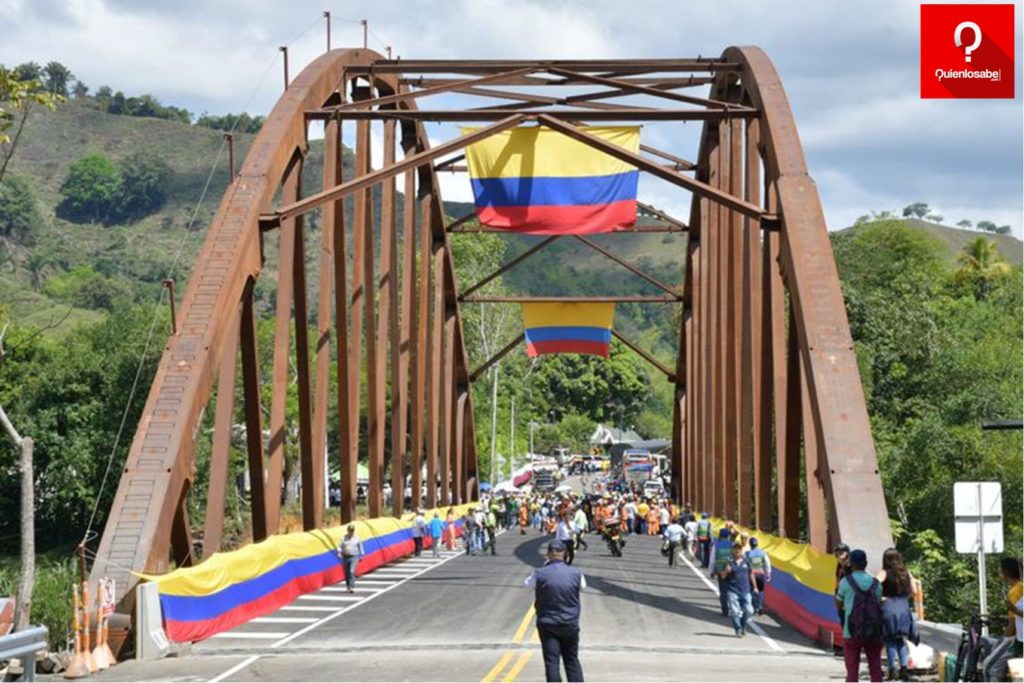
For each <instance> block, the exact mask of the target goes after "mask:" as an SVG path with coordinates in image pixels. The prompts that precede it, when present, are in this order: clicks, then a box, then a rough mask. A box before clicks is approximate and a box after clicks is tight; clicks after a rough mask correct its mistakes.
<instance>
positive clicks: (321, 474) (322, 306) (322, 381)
mask: <svg viewBox="0 0 1024 683" xmlns="http://www.w3.org/2000/svg"><path fill="white" fill-rule="evenodd" d="M324 16H326V17H327V23H328V27H329V26H330V13H329V12H325V13H324ZM339 152H340V148H339V145H338V121H337V120H330V121H325V122H324V172H323V187H324V189H328V188H331V187H334V186H335V185H336V184H337V183H338V181H339V180H340V176H339V173H338V167H339V164H340V157H339ZM335 204H336V202H330V203H328V204H325V205H324V207H323V209H322V210H321V211H322V213H321V218H322V222H323V225H322V227H321V230H320V287H319V292H318V295H317V305H318V307H317V316H316V326H317V330H316V344H315V346H314V353H315V354H316V381H315V383H314V385H313V387H314V389H313V391H314V394H313V457H314V459H315V460H314V472H315V473H316V486H317V489H316V490H317V497H318V499H319V501H320V502H319V503H318V504H319V506H320V513H319V519H320V521H321V522H322V520H323V505H324V502H323V495H324V481H325V480H326V478H327V476H328V473H329V470H328V469H327V468H326V466H325V461H326V454H327V404H328V400H327V398H328V391H329V390H330V381H331V380H330V375H331V323H332V321H331V303H332V301H331V299H332V296H333V293H332V292H331V287H332V286H333V285H334V273H333V267H334V249H335V244H334V242H335V234H334V232H335V231H334V221H335V211H336V208H335ZM340 311H341V315H345V309H344V307H342V308H341V309H340ZM339 360H340V356H339ZM338 411H339V413H340V412H345V413H346V414H347V412H348V408H347V407H342V406H341V405H340V404H339V406H338ZM318 526H319V524H318Z"/></svg>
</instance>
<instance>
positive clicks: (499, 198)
mask: <svg viewBox="0 0 1024 683" xmlns="http://www.w3.org/2000/svg"><path fill="white" fill-rule="evenodd" d="M472 130H475V129H473V128H466V129H463V133H464V134H465V133H468V132H470V131H472ZM583 130H585V131H586V132H588V133H590V134H591V135H595V136H597V137H599V138H601V139H602V140H607V141H608V142H611V143H613V144H615V145H618V146H619V147H622V148H623V149H626V150H629V151H630V152H633V153H637V152H638V151H639V149H640V129H639V128H638V127H636V126H593V127H588V128H584V129H583ZM466 159H467V161H468V163H469V177H470V180H471V181H472V183H473V200H474V202H475V204H476V214H477V217H478V218H479V219H480V222H481V223H482V224H483V225H487V226H490V227H493V228H504V229H507V230H512V231H515V232H526V233H533V234H536V235H583V234H587V233H597V232H612V231H614V230H622V229H625V228H629V227H631V226H632V225H633V224H634V223H636V187H637V180H638V178H639V174H640V172H639V171H638V170H637V169H636V167H635V166H631V165H630V164H628V163H626V162H624V161H620V160H619V159H616V158H615V157H612V156H609V155H608V154H605V153H604V152H602V151H600V150H598V149H595V148H594V147H591V146H590V145H587V144H585V143H583V142H579V141H577V140H574V139H572V138H570V137H567V136H565V135H563V134H562V133H559V132H558V131H555V130H552V129H550V128H545V127H542V126H541V127H532V128H513V129H511V130H507V131H504V132H501V133H498V134H496V135H492V136H491V137H489V138H486V139H484V140H482V141H480V142H477V143H474V144H472V145H469V146H468V147H466Z"/></svg>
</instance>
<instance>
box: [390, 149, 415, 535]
mask: <svg viewBox="0 0 1024 683" xmlns="http://www.w3.org/2000/svg"><path fill="white" fill-rule="evenodd" d="M415 151H416V148H415V146H411V147H408V148H407V149H406V155H409V154H414V153H415ZM404 196H405V204H404V208H403V212H402V280H401V311H402V313H401V322H400V329H399V330H398V331H397V332H394V333H393V334H397V335H398V338H397V340H395V339H394V338H393V339H392V343H394V342H395V341H397V353H396V351H395V348H394V346H393V347H392V351H391V365H392V374H391V385H392V388H391V422H392V425H391V490H392V491H393V492H394V496H395V501H401V502H400V503H398V504H396V505H394V506H393V509H392V512H393V514H394V515H395V516H396V517H398V516H400V515H401V514H402V512H403V511H404V509H405V508H404V505H405V477H406V473H405V465H406V458H407V456H408V453H409V441H408V433H407V429H408V424H409V419H408V416H409V363H410V358H412V359H413V360H412V362H413V363H415V358H414V354H415V353H416V352H415V349H414V348H413V347H414V345H415V343H416V342H415V339H414V334H413V331H414V330H415V329H416V306H415V305H414V303H415V302H414V301H413V295H414V292H415V288H416V282H415V281H416V217H415V212H414V211H413V207H415V206H416V176H415V175H413V172H412V171H408V172H406V174H405V184H404ZM394 269H395V272H396V273H397V272H398V270H397V269H398V262H397V259H396V261H395V263H394ZM395 284H396V294H397V285H398V282H397V281H396V283H395ZM392 303H393V308H394V311H395V313H394V314H395V315H396V316H397V315H398V305H399V304H398V301H397V300H396V301H394V302H392ZM396 366H397V370H396V369H395V368H396ZM413 367H414V368H415V366H413ZM396 387H397V389H396ZM416 419H417V418H416V417H414V418H413V420H414V421H415V420H416ZM396 423H397V424H396ZM396 458H397V462H398V463H399V467H398V472H397V474H396V471H395V469H396V468H395V462H396ZM410 467H411V468H412V469H413V470H415V469H416V468H418V467H419V458H418V457H416V456H413V458H412V462H411V463H410ZM412 479H413V480H416V479H417V477H416V476H413V477H412ZM396 482H397V483H396ZM413 483H414V484H416V485H417V486H418V484H419V482H418V481H413ZM399 492H401V495H399ZM410 504H411V505H412V509H413V510H416V509H417V508H418V507H419V491H418V489H416V488H414V489H413V493H412V497H411V499H410Z"/></svg>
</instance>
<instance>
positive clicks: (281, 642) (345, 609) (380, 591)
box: [209, 531, 505, 683]
mask: <svg viewBox="0 0 1024 683" xmlns="http://www.w3.org/2000/svg"><path fill="white" fill-rule="evenodd" d="M503 533H505V532H504V531H501V532H499V534H503ZM464 552H465V551H458V552H448V553H447V557H445V558H444V559H442V560H440V561H439V562H436V563H434V564H431V565H429V566H427V567H424V568H423V569H422V570H420V571H418V572H416V573H415V574H410V575H409V576H407V577H404V578H402V579H400V580H398V581H395V582H388V581H377V582H373V581H366V580H364V581H359V582H358V584H357V586H356V590H359V586H360V585H362V584H366V583H379V584H384V585H387V587H386V588H378V589H373V588H370V589H369V590H376V592H374V593H373V594H372V595H368V596H366V599H365V600H361V601H359V602H356V603H355V604H353V605H348V606H346V607H343V608H341V609H339V610H337V611H335V612H333V613H332V614H328V615H327V616H325V617H323V618H322V619H320V620H318V621H316V622H314V623H312V624H309V625H308V626H306V627H304V628H302V629H300V630H298V631H296V632H295V633H292V634H291V635H286V636H285V637H284V638H282V639H281V640H278V641H277V642H276V643H271V644H270V645H269V646H268V647H270V648H273V649H276V648H280V647H282V646H284V645H287V644H288V643H290V642H291V641H293V640H295V639H296V638H298V637H299V636H302V635H305V634H307V633H309V632H310V631H312V630H313V629H315V628H319V627H320V626H323V625H324V624H326V623H327V622H329V621H332V620H334V619H336V618H337V617H340V616H341V615H342V614H345V613H346V612H348V611H349V610H351V609H355V608H356V607H359V606H360V605H363V604H365V603H367V602H370V601H371V600H373V599H374V598H376V597H378V596H380V595H383V594H384V593H387V592H388V591H390V590H393V589H395V588H398V587H399V586H401V585H402V584H403V583H405V582H407V581H411V580H413V579H414V578H416V577H417V576H420V575H421V574H425V573H426V572H429V571H430V570H431V569H434V568H435V567H439V566H441V565H442V564H445V563H446V562H448V560H451V559H453V558H456V557H458V556H460V555H463V554H464ZM442 554H444V553H442ZM329 588H330V587H328V588H322V589H321V590H329ZM339 590H345V589H343V588H341V589H339ZM324 597H326V596H320V599H323V598H324ZM302 599H307V600H308V599H314V600H315V599H317V597H316V596H313V595H300V596H299V600H302ZM281 609H288V607H282V608H281ZM292 609H298V608H292ZM314 609H318V610H320V609H323V608H314ZM214 637H216V636H214ZM262 656H263V655H252V656H251V657H249V658H248V659H245V660H243V661H241V662H239V663H238V664H236V665H235V666H233V667H231V668H230V669H228V670H227V671H225V672H224V673H222V674H220V675H218V676H216V677H214V678H211V679H210V681H209V683H220V681H223V680H224V679H226V678H228V677H230V676H233V675H234V674H236V673H238V672H239V671H241V670H243V669H245V668H246V667H248V666H249V665H251V664H252V663H253V662H255V661H256V660H258V659H259V658H260V657H262Z"/></svg>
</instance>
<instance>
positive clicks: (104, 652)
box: [92, 579, 116, 671]
mask: <svg viewBox="0 0 1024 683" xmlns="http://www.w3.org/2000/svg"><path fill="white" fill-rule="evenodd" d="M96 588H97V590H96V647H94V648H93V650H92V658H93V659H94V660H95V661H96V667H97V668H98V669H99V670H100V671H105V670H106V669H109V668H110V666H111V665H112V664H115V663H116V660H115V659H114V653H113V652H112V651H111V650H110V646H109V645H107V615H106V614H105V613H104V611H103V605H104V603H105V602H106V598H107V593H106V590H105V588H104V584H103V579H100V580H99V581H98V582H97V585H96Z"/></svg>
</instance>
